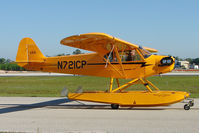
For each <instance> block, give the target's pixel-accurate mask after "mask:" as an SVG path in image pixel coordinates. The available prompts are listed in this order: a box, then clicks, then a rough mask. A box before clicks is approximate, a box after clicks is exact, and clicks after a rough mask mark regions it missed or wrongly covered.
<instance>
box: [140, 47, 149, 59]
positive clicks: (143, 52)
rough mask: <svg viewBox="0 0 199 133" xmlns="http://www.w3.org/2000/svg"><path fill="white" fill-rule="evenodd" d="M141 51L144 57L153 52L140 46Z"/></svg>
mask: <svg viewBox="0 0 199 133" xmlns="http://www.w3.org/2000/svg"><path fill="white" fill-rule="evenodd" d="M139 51H140V53H141V54H142V55H143V57H144V58H148V57H149V56H150V55H151V53H150V52H149V51H148V50H146V49H144V48H142V47H141V46H140V47H139Z"/></svg>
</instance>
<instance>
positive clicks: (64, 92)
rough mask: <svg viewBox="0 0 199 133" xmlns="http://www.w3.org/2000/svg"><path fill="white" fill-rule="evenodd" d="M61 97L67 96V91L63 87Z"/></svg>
mask: <svg viewBox="0 0 199 133" xmlns="http://www.w3.org/2000/svg"><path fill="white" fill-rule="evenodd" d="M61 96H62V97H65V96H66V97H67V96H68V89H67V88H66V87H64V88H63V89H62V91H61Z"/></svg>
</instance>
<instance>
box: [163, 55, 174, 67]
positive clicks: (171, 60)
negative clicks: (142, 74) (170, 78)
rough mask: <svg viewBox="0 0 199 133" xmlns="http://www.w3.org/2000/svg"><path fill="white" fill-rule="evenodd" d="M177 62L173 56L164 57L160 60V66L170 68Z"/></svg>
mask: <svg viewBox="0 0 199 133" xmlns="http://www.w3.org/2000/svg"><path fill="white" fill-rule="evenodd" d="M174 62H175V60H174V58H173V57H171V56H168V57H163V58H162V59H161V60H160V66H170V65H172V64H173V63H174Z"/></svg>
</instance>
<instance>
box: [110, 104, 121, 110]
mask: <svg viewBox="0 0 199 133" xmlns="http://www.w3.org/2000/svg"><path fill="white" fill-rule="evenodd" d="M111 108H112V109H119V104H111Z"/></svg>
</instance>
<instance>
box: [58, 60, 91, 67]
mask: <svg viewBox="0 0 199 133" xmlns="http://www.w3.org/2000/svg"><path fill="white" fill-rule="evenodd" d="M86 64H87V62H86V61H85V60H82V61H79V60H77V61H58V62H57V68H58V69H82V68H84V66H85V65H86Z"/></svg>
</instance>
